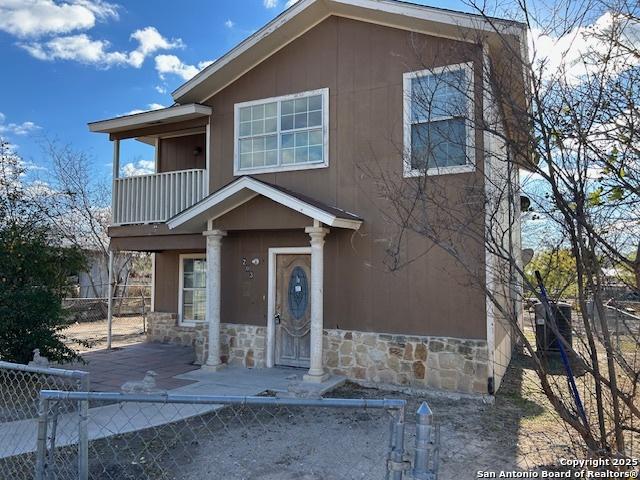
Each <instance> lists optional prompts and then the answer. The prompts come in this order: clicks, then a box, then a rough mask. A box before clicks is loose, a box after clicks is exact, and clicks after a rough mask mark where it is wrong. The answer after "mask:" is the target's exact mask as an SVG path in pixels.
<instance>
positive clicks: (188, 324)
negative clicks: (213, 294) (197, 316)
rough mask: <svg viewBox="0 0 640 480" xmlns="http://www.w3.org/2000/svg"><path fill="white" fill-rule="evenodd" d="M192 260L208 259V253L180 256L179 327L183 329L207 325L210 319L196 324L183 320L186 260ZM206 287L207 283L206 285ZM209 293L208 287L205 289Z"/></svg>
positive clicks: (192, 321) (183, 254)
mask: <svg viewBox="0 0 640 480" xmlns="http://www.w3.org/2000/svg"><path fill="white" fill-rule="evenodd" d="M190 258H197V259H205V260H206V259H207V254H206V253H182V254H180V255H178V264H179V273H178V279H179V280H178V325H180V326H181V327H195V326H196V325H199V324H203V323H207V322H208V319H206V318H205V320H204V321H202V322H199V321H198V322H196V321H194V320H187V321H185V320H184V319H183V318H182V308H183V306H184V305H183V304H182V301H183V298H182V295H183V290H184V260H186V259H190ZM205 285H206V283H205ZM206 291H207V289H206V287H205V292H206Z"/></svg>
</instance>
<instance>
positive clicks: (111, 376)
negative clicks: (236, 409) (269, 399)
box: [63, 343, 344, 396]
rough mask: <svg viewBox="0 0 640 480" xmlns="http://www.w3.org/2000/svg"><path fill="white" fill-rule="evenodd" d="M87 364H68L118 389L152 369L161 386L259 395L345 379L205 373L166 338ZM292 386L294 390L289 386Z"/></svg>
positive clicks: (95, 384)
mask: <svg viewBox="0 0 640 480" xmlns="http://www.w3.org/2000/svg"><path fill="white" fill-rule="evenodd" d="M82 358H83V359H84V360H85V362H87V363H85V364H81V363H76V364H73V365H65V366H64V367H63V368H74V369H77V370H84V371H87V372H89V373H90V380H91V390H92V391H97V392H119V391H120V387H121V386H122V384H124V383H125V382H128V381H130V380H142V379H143V378H144V376H145V373H146V372H147V371H148V370H153V371H154V372H156V374H157V377H156V385H157V388H158V389H159V390H166V391H167V392H171V393H179V394H183V395H243V396H249V395H258V394H260V393H263V392H265V391H267V390H269V391H272V392H277V393H280V394H283V395H287V396H288V394H290V393H295V392H298V393H300V394H301V395H308V394H310V395H318V394H320V395H321V394H323V393H325V392H327V391H329V390H332V389H333V388H335V387H337V386H338V385H340V384H341V383H342V382H344V378H343V377H330V378H329V379H328V380H327V381H326V382H323V383H318V384H312V383H304V384H303V383H302V377H303V375H304V374H305V373H307V370H306V369H303V368H288V367H275V368H253V369H249V368H243V367H236V366H233V367H231V366H230V367H227V368H224V369H222V370H221V371H219V372H207V371H203V370H201V369H200V366H199V365H194V364H193V361H194V359H195V353H194V350H193V348H191V347H183V346H179V345H168V344H162V343H136V344H133V345H128V346H125V347H121V348H115V349H112V350H97V351H94V352H88V353H85V354H83V355H82ZM290 386H291V387H293V388H292V390H294V392H290V391H289V387H290Z"/></svg>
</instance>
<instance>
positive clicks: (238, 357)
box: [147, 312, 267, 368]
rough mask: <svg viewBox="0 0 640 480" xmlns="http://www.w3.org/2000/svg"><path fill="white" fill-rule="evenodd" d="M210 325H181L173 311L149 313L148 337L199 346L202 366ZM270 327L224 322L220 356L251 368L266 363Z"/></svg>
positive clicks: (199, 359)
mask: <svg viewBox="0 0 640 480" xmlns="http://www.w3.org/2000/svg"><path fill="white" fill-rule="evenodd" d="M208 334H209V325H207V324H204V323H200V324H196V325H195V326H194V327H183V326H180V325H178V320H177V317H176V315H175V314H173V313H160V312H154V313H151V314H149V318H148V327H147V340H149V341H150V342H161V343H173V344H176V345H185V346H191V347H194V348H195V352H196V363H197V364H199V365H202V364H203V363H204V362H205V360H206V358H207V353H208V352H207V343H208ZM266 335H267V328H266V327H258V326H255V325H240V324H234V323H222V324H220V358H221V359H222V362H223V363H229V364H231V365H240V366H243V367H247V368H253V367H258V368H259V367H264V366H265V358H264V357H265V347H266V341H267V340H266Z"/></svg>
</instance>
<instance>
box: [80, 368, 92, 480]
mask: <svg viewBox="0 0 640 480" xmlns="http://www.w3.org/2000/svg"><path fill="white" fill-rule="evenodd" d="M89 378H90V377H89V374H88V373H86V374H85V375H82V377H80V390H81V391H83V392H89V387H90V385H89ZM78 407H79V408H78V479H79V480H87V479H88V478H89V433H88V431H87V424H88V423H89V401H88V400H81V401H79V402H78Z"/></svg>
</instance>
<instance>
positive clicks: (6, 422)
mask: <svg viewBox="0 0 640 480" xmlns="http://www.w3.org/2000/svg"><path fill="white" fill-rule="evenodd" d="M47 389H56V390H59V391H87V390H88V389H89V374H88V373H87V372H81V371H75V370H61V369H57V368H48V367H42V366H33V365H20V364H14V363H9V362H2V361H0V478H3V479H5V478H6V479H9V478H11V479H14V480H22V479H25V480H26V479H32V478H33V475H34V472H35V450H36V429H35V425H36V422H37V419H38V417H39V414H40V391H41V390H47ZM73 408H78V404H76V405H74V406H73ZM76 448H78V446H76Z"/></svg>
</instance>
